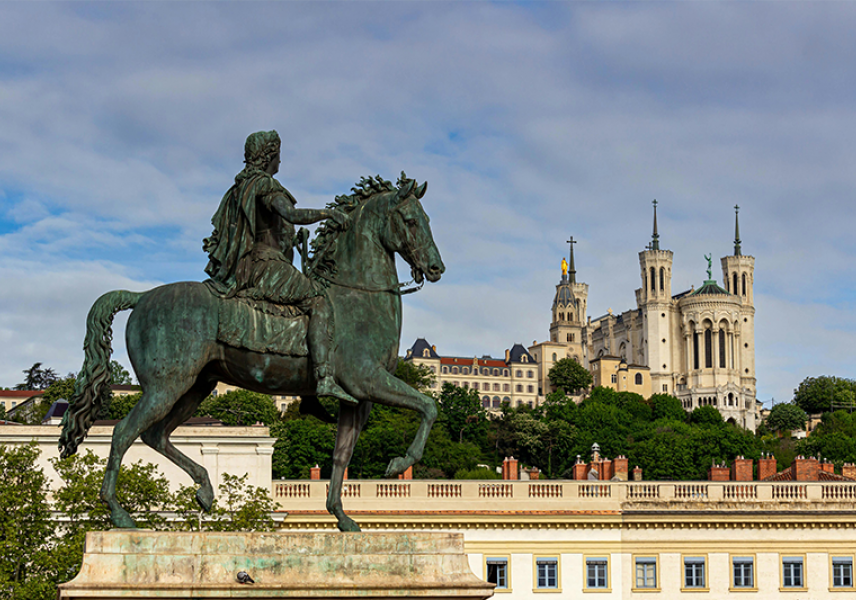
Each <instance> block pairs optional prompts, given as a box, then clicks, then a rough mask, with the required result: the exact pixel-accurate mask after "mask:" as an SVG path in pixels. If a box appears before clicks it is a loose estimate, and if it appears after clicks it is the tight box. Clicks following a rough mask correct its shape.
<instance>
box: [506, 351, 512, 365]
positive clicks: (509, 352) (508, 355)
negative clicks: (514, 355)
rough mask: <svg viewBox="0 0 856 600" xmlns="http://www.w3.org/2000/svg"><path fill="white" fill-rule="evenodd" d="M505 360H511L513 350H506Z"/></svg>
mask: <svg viewBox="0 0 856 600" xmlns="http://www.w3.org/2000/svg"><path fill="white" fill-rule="evenodd" d="M505 362H507V363H508V362H511V350H508V349H506V350H505Z"/></svg>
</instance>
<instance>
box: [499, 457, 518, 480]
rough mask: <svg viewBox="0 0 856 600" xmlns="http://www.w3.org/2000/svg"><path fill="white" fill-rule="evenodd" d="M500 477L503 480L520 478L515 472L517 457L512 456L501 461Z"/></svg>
mask: <svg viewBox="0 0 856 600" xmlns="http://www.w3.org/2000/svg"><path fill="white" fill-rule="evenodd" d="M502 478H503V479H505V480H513V479H520V476H519V475H518V473H517V459H516V458H514V457H513V456H512V457H510V458H506V459H505V460H504V461H502Z"/></svg>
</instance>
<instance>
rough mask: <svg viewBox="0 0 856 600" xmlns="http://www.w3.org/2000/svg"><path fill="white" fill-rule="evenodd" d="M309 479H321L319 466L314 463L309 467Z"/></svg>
mask: <svg viewBox="0 0 856 600" xmlns="http://www.w3.org/2000/svg"><path fill="white" fill-rule="evenodd" d="M309 479H321V467H319V466H318V465H315V466H314V467H311V468H310V469H309Z"/></svg>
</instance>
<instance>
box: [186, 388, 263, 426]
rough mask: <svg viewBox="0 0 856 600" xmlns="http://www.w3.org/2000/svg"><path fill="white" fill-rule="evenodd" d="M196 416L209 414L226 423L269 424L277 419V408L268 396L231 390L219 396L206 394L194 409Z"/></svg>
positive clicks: (245, 424)
mask: <svg viewBox="0 0 856 600" xmlns="http://www.w3.org/2000/svg"><path fill="white" fill-rule="evenodd" d="M196 416H198V417H205V416H211V417H214V418H215V419H220V420H221V421H223V422H224V423H225V424H226V425H233V426H234V425H244V426H249V425H255V424H256V423H263V424H265V425H267V426H271V425H273V424H274V423H276V422H277V421H279V410H278V409H277V407H276V404H275V403H274V401H273V400H272V399H271V397H270V396H267V395H265V394H258V393H256V392H250V391H247V390H233V391H231V392H226V393H225V394H222V395H219V396H208V397H207V398H206V399H205V400H203V401H202V404H201V405H200V406H199V408H198V409H197V411H196Z"/></svg>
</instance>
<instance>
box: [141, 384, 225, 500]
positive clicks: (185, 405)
mask: <svg viewBox="0 0 856 600" xmlns="http://www.w3.org/2000/svg"><path fill="white" fill-rule="evenodd" d="M215 385H216V384H214V383H210V382H197V383H196V385H194V386H193V388H191V390H190V391H189V392H187V393H186V394H185V395H184V396H182V397H181V398H180V399H179V401H178V402H176V403H175V406H173V407H172V410H171V411H170V412H169V414H168V415H167V416H166V417H165V418H164V419H163V420H161V421H159V422H157V423H155V424H154V425H152V426H151V427H149V428H148V429H147V430H146V431H144V432H143V434H142V435H141V436H140V437H141V438H142V440H143V442H145V443H146V444H147V445H148V446H149V447H151V448H152V449H154V450H156V451H157V452H159V453H161V454H162V455H164V456H165V457H167V458H168V459H169V460H171V461H172V462H173V463H175V464H176V465H178V467H179V468H181V470H182V471H184V472H185V473H187V474H188V475H190V477H191V479H193V481H194V483H196V485H198V486H199V489H198V490H196V501H197V502H198V503H199V506H201V507H202V509H203V510H204V511H205V512H211V506H212V505H213V504H214V488H213V487H212V486H211V479H210V478H209V477H208V471H207V470H206V469H205V467H203V466H202V465H200V464H197V463H195V462H193V461H192V460H191V459H190V458H189V457H188V456H187V455H185V454H184V453H183V452H181V451H180V450H179V449H178V448H176V447H175V446H174V445H173V443H172V442H171V441H170V439H169V436H170V434H171V433H172V432H173V431H175V429H176V427H178V426H179V425H181V424H182V423H184V422H185V421H186V420H187V419H188V418H190V417H191V416H193V413H194V412H196V409H197V408H198V407H199V405H200V404H201V403H202V401H203V400H204V399H205V397H206V396H208V394H210V393H211V390H213V389H214V387H215Z"/></svg>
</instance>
